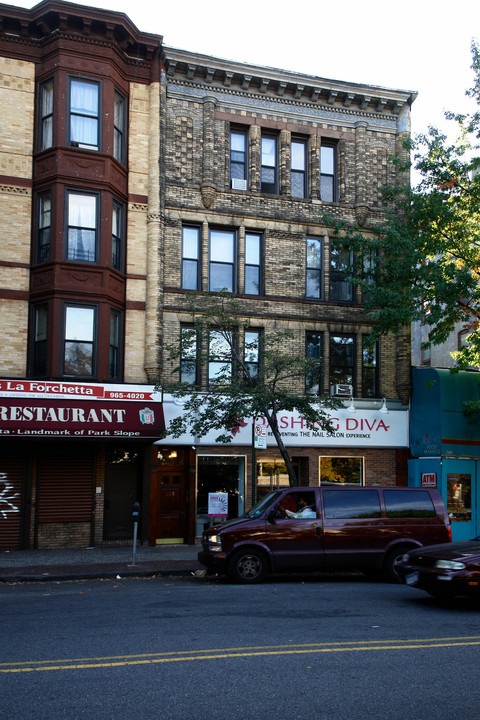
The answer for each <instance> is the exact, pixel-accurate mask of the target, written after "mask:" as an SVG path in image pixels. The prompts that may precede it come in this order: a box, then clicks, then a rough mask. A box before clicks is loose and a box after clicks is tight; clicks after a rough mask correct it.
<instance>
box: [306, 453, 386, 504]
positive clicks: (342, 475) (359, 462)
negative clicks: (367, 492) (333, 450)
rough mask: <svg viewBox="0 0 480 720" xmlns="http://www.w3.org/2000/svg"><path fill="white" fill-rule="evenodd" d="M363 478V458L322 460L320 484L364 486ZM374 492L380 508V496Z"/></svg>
mask: <svg viewBox="0 0 480 720" xmlns="http://www.w3.org/2000/svg"><path fill="white" fill-rule="evenodd" d="M363 476H364V472H363V457H321V458H320V483H321V484H322V485H363V483H364V480H363ZM374 492H375V495H376V496H377V499H376V501H375V502H376V505H377V506H378V494H377V492H376V491H374ZM363 493H364V491H362V492H361V493H352V494H351V493H350V492H349V493H346V495H347V494H348V496H350V495H351V497H355V496H359V497H363ZM324 497H325V493H324ZM335 497H338V493H335ZM378 509H379V508H378ZM338 517H342V516H340V515H339V516H338Z"/></svg>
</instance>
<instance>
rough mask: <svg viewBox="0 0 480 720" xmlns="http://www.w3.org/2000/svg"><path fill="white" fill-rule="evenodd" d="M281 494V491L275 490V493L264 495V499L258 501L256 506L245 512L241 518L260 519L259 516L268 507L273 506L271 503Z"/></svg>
mask: <svg viewBox="0 0 480 720" xmlns="http://www.w3.org/2000/svg"><path fill="white" fill-rule="evenodd" d="M281 494H282V491H281V490H276V491H275V492H271V493H268V495H265V497H264V498H262V499H261V500H259V502H257V504H256V505H254V506H253V507H251V508H250V510H247V512H246V513H245V515H244V516H243V517H249V518H257V517H260V515H261V514H262V513H263V512H265V510H266V509H267V508H268V507H270V505H273V503H274V502H275V501H276V500H277V499H278V497H279V496H280V495H281Z"/></svg>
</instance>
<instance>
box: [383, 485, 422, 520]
mask: <svg viewBox="0 0 480 720" xmlns="http://www.w3.org/2000/svg"><path fill="white" fill-rule="evenodd" d="M383 499H384V500H385V509H386V511H387V517H389V518H420V517H422V518H426V517H435V508H434V506H433V502H432V498H431V497H430V495H429V493H428V492H426V491H425V492H424V491H420V492H418V491H415V490H402V491H400V492H399V491H395V490H384V491H383Z"/></svg>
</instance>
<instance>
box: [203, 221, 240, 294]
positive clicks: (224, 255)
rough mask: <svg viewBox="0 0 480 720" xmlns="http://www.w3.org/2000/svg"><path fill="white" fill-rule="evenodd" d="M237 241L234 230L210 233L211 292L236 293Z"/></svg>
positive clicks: (209, 286) (209, 287)
mask: <svg viewBox="0 0 480 720" xmlns="http://www.w3.org/2000/svg"><path fill="white" fill-rule="evenodd" d="M235 240H236V234H235V232H234V231H232V230H211V231H210V267H209V271H210V272H209V285H208V289H209V290H210V291H211V292H219V291H220V290H226V291H227V292H235V289H236V283H235V245H236V243H235Z"/></svg>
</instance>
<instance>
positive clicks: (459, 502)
mask: <svg viewBox="0 0 480 720" xmlns="http://www.w3.org/2000/svg"><path fill="white" fill-rule="evenodd" d="M447 510H448V514H449V517H450V520H452V521H454V522H470V521H471V519H472V476H471V475H470V474H467V473H457V474H454V473H450V474H449V475H447Z"/></svg>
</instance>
